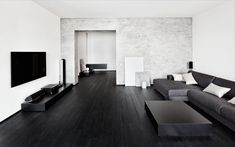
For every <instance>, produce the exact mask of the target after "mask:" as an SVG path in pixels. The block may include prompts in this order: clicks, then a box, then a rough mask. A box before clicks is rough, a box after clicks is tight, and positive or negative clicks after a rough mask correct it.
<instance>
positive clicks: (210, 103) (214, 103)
mask: <svg viewBox="0 0 235 147" xmlns="http://www.w3.org/2000/svg"><path fill="white" fill-rule="evenodd" d="M188 99H189V101H191V102H192V103H193V102H194V101H195V102H197V103H200V104H201V105H203V106H204V107H207V108H208V109H210V110H212V111H215V112H217V113H218V114H220V110H221V108H222V105H223V104H227V101H226V100H225V99H223V98H219V97H216V96H214V95H211V94H209V93H206V92H202V91H199V90H189V91H188Z"/></svg>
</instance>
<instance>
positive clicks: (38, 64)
mask: <svg viewBox="0 0 235 147" xmlns="http://www.w3.org/2000/svg"><path fill="white" fill-rule="evenodd" d="M44 76H46V52H11V87H15V86H18V85H21V84H23V83H26V82H29V81H32V80H35V79H39V78H41V77H44Z"/></svg>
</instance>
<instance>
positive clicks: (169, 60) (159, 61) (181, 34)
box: [61, 18, 192, 85]
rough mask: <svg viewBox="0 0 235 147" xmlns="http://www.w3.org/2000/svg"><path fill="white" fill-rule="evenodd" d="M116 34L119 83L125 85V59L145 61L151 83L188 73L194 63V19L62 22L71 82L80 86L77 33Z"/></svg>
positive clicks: (117, 19) (64, 54)
mask: <svg viewBox="0 0 235 147" xmlns="http://www.w3.org/2000/svg"><path fill="white" fill-rule="evenodd" d="M85 30H115V31H116V68H117V71H116V79H117V81H116V82H117V84H118V85H119V84H124V81H125V75H124V70H125V69H124V67H125V66H124V64H125V63H124V59H125V57H144V69H145V70H146V71H150V72H151V80H153V79H154V78H164V77H166V75H167V74H169V73H179V72H186V71H187V62H188V61H190V60H192V19H191V18H115V19H114V18H113V19H112V18H107V19H79V18H78V19H77V18H76V19H69V18H64V19H61V57H62V58H65V59H66V61H67V68H66V71H67V81H68V82H71V83H74V84H75V83H77V75H78V73H77V72H78V70H77V67H78V66H75V63H76V64H77V63H78V61H77V58H76V56H75V53H76V50H75V42H74V37H75V31H85Z"/></svg>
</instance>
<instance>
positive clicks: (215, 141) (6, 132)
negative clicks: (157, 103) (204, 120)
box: [0, 72, 235, 147]
mask: <svg viewBox="0 0 235 147" xmlns="http://www.w3.org/2000/svg"><path fill="white" fill-rule="evenodd" d="M115 81H116V79H115V72H107V73H104V72H103V73H95V74H93V75H91V76H90V77H83V78H80V81H79V84H78V85H76V86H74V88H73V89H72V90H71V91H70V92H69V93H67V94H66V95H65V96H64V97H62V98H61V99H60V100H58V101H57V102H56V103H55V104H54V105H52V106H51V107H50V108H49V109H48V110H47V111H46V112H19V113H17V114H16V115H14V116H13V117H11V118H10V119H8V120H7V121H5V122H3V123H2V124H0V147H79V146H81V147H234V146H235V133H233V132H232V131H230V130H229V129H227V128H226V127H224V126H223V125H221V124H220V123H218V122H217V121H215V120H214V119H212V118H210V117H209V119H210V120H211V121H212V122H213V123H214V131H213V135H212V136H210V137H158V136H157V133H156V131H155V128H154V126H153V124H152V123H151V121H150V119H149V118H148V116H147V114H146V112H145V108H144V101H145V100H160V99H161V96H160V95H159V94H158V93H157V92H155V91H154V90H153V89H152V88H148V89H145V90H142V89H141V88H135V87H124V86H115ZM9 107H10V106H9ZM206 117H207V116H206Z"/></svg>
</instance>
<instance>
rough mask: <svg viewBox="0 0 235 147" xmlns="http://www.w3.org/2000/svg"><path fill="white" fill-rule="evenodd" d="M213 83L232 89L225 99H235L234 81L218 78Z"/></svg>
mask: <svg viewBox="0 0 235 147" xmlns="http://www.w3.org/2000/svg"><path fill="white" fill-rule="evenodd" d="M213 83H214V84H216V85H219V86H223V87H227V88H231V90H230V91H229V92H228V93H227V94H225V95H224V97H225V98H228V99H231V98H233V97H235V82H234V81H229V80H225V79H221V78H217V77H216V78H215V79H214V80H213Z"/></svg>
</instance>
